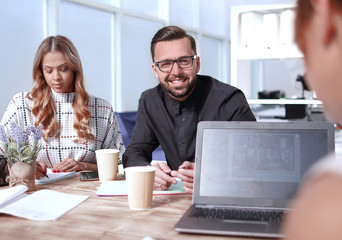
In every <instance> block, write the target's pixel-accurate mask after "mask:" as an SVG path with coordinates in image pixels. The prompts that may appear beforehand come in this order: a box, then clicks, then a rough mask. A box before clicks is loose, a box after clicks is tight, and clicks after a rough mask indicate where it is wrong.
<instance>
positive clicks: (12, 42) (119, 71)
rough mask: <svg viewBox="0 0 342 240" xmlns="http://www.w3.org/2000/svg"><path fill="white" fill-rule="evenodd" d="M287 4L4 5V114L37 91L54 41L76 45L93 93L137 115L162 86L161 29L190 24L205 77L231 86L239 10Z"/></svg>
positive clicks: (0, 72)
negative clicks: (153, 49)
mask: <svg viewBox="0 0 342 240" xmlns="http://www.w3.org/2000/svg"><path fill="white" fill-rule="evenodd" d="M284 3H295V0H29V1H27V0H0V29H1V38H0V53H1V58H0V76H1V77H0V84H1V89H2V91H1V94H0V115H1V117H2V115H3V113H4V111H5V109H6V107H7V105H8V103H9V101H10V99H11V97H12V96H13V95H14V94H15V93H17V92H19V91H28V90H30V89H31V87H32V63H33V58H34V55H35V52H36V50H37V48H38V46H39V44H40V43H41V41H42V40H43V39H44V38H45V37H47V36H50V35H57V34H61V35H65V36H67V37H68V38H70V39H71V40H72V41H73V42H74V44H75V45H76V47H77V49H78V51H79V54H80V56H81V60H82V64H83V70H84V74H85V83H86V89H87V91H88V92H89V93H90V94H92V95H95V96H98V97H102V98H104V99H106V100H108V101H109V102H111V103H112V105H113V108H114V110H115V111H116V112H125V111H136V110H137V106H138V100H139V97H140V94H141V92H142V91H144V90H146V89H148V88H151V87H154V86H156V85H157V84H158V79H156V78H155V76H154V74H153V71H152V68H151V64H152V60H151V56H150V51H149V47H150V41H151V38H152V37H153V35H154V33H155V32H156V31H157V30H158V29H160V28H161V27H163V26H166V25H178V26H180V27H183V28H184V29H185V30H186V31H187V32H188V33H190V34H191V35H192V36H194V37H195V39H196V41H197V44H198V55H199V56H200V57H201V71H200V73H201V74H207V75H211V76H213V77H215V78H217V79H219V80H220V81H222V82H226V83H230V9H231V7H232V6H236V5H247V4H255V5H257V4H284ZM273 71H274V73H277V69H274V70H273ZM271 75H272V74H271ZM277 78H278V77H277ZM278 81H280V79H279V78H278Z"/></svg>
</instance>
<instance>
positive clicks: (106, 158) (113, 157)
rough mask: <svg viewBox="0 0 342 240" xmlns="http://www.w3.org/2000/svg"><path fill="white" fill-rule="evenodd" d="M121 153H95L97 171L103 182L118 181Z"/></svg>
mask: <svg viewBox="0 0 342 240" xmlns="http://www.w3.org/2000/svg"><path fill="white" fill-rule="evenodd" d="M119 152H120V151H119V150H117V149H99V150H96V151H95V154H96V162H97V171H98V172H99V180H100V181H101V182H103V181H113V180H116V177H117V174H118V158H119Z"/></svg>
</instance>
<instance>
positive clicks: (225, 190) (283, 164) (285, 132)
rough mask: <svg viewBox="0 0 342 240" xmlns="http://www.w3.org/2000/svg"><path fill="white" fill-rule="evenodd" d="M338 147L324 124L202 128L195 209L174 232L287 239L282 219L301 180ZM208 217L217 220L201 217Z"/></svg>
mask: <svg viewBox="0 0 342 240" xmlns="http://www.w3.org/2000/svg"><path fill="white" fill-rule="evenodd" d="M334 142H335V141H334V127H333V124H330V123H326V122H200V123H199V124H198V129H197V136H196V154H195V161H196V165H195V177H194V193H193V204H192V206H191V207H190V208H189V209H188V210H187V211H186V213H185V214H184V216H183V217H182V218H181V219H180V220H179V221H178V222H177V224H176V225H175V227H174V229H175V230H176V231H179V232H183V233H202V234H219V235H234V236H247V237H272V238H274V237H276V238H278V237H283V235H282V234H281V233H280V226H281V221H282V220H281V219H279V215H280V216H281V215H282V214H283V212H286V211H288V210H290V209H289V208H288V204H289V201H290V200H291V198H292V197H293V196H294V194H295V193H296V191H297V189H298V186H299V184H300V181H301V179H302V178H303V175H304V174H305V172H306V171H307V169H308V168H309V167H310V166H311V165H312V164H313V163H315V162H316V161H317V160H318V159H319V158H321V157H323V156H324V155H326V154H328V153H329V152H332V151H334V148H335V147H334V146H335V145H334ZM270 212H271V213H270ZM210 213H212V214H216V216H209V217H203V216H202V215H204V214H210Z"/></svg>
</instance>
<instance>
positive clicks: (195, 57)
mask: <svg viewBox="0 0 342 240" xmlns="http://www.w3.org/2000/svg"><path fill="white" fill-rule="evenodd" d="M182 58H191V65H190V66H189V67H185V68H191V67H192V66H193V65H194V60H196V59H197V58H198V56H197V55H193V56H183V57H179V58H177V59H175V60H171V59H166V60H162V61H158V62H153V63H154V64H155V65H156V66H157V67H158V69H159V71H161V72H165V73H169V72H171V71H172V68H173V65H174V64H175V63H177V65H178V67H179V68H181V69H184V67H181V66H179V64H178V61H179V60H180V59H182ZM167 61H172V66H171V69H170V70H169V71H163V70H161V69H160V67H159V64H160V63H162V62H167Z"/></svg>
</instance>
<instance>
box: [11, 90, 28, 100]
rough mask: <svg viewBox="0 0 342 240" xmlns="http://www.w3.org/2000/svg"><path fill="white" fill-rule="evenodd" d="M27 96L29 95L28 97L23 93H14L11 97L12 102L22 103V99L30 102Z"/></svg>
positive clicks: (26, 93)
mask: <svg viewBox="0 0 342 240" xmlns="http://www.w3.org/2000/svg"><path fill="white" fill-rule="evenodd" d="M29 96H30V95H29V93H28V92H24V91H22V92H18V93H16V94H14V95H13V97H12V101H14V102H17V101H22V99H25V100H30V99H29Z"/></svg>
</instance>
